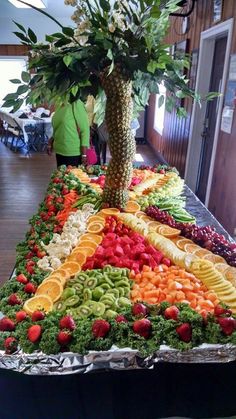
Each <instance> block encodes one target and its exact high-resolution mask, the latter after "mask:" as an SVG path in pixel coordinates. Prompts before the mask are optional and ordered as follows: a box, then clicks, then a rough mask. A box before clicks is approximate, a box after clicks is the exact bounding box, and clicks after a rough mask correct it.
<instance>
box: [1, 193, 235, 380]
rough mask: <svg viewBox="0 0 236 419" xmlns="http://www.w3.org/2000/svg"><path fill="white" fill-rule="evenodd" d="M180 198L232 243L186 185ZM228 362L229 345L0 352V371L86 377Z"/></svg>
mask: <svg viewBox="0 0 236 419" xmlns="http://www.w3.org/2000/svg"><path fill="white" fill-rule="evenodd" d="M183 195H184V196H185V197H186V209H187V210H188V211H189V212H190V213H191V214H192V215H194V216H195V217H196V220H197V221H196V222H197V224H198V225H200V226H203V225H211V226H214V227H215V228H216V231H217V232H218V233H220V234H223V235H224V236H225V237H226V238H227V239H228V240H229V241H233V239H232V237H231V236H230V235H229V234H228V233H227V231H226V230H225V229H224V228H223V227H222V226H221V225H220V223H219V222H218V221H217V220H216V218H215V217H214V216H213V215H212V214H211V213H210V212H209V211H208V209H207V208H206V207H205V206H204V204H203V203H202V202H201V201H200V200H199V199H198V198H197V197H196V195H194V193H193V192H192V191H191V190H190V189H189V188H188V186H186V185H185V187H184V193H183ZM13 274H14V270H13V273H12V275H13ZM1 316H2V314H1V313H0V317H1ZM231 361H236V346H233V345H229V344H228V345H208V344H203V345H201V346H199V347H197V348H194V349H191V350H189V351H184V352H181V351H178V350H176V349H172V348H170V347H167V346H165V345H162V346H161V347H160V349H159V350H158V351H156V352H155V353H154V354H153V355H151V356H149V357H147V358H143V357H141V356H140V355H139V353H138V351H136V350H132V349H130V348H124V349H119V348H117V347H115V346H114V347H112V348H111V349H110V350H109V351H106V352H105V351H103V352H102V351H100V352H89V353H88V354H87V355H85V356H82V355H79V354H75V353H71V352H64V353H61V354H57V355H45V354H43V353H42V352H35V353H33V354H25V353H23V352H22V351H20V350H19V351H18V352H16V353H15V354H13V355H6V354H5V353H4V351H0V368H3V369H11V370H13V371H17V372H21V373H24V374H28V375H66V374H85V373H90V372H93V371H96V370H111V369H112V370H133V369H140V368H142V369H152V368H154V366H155V364H157V363H159V362H170V363H171V362H174V363H201V364H203V363H209V362H210V363H211V362H212V363H214V362H217V363H227V362H231Z"/></svg>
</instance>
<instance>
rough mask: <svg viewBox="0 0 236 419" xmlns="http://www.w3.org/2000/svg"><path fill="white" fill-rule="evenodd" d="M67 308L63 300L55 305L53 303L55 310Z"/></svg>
mask: <svg viewBox="0 0 236 419" xmlns="http://www.w3.org/2000/svg"><path fill="white" fill-rule="evenodd" d="M65 309H66V305H65V303H64V302H63V301H57V302H56V303H55V304H54V305H53V310H56V311H64V310H65Z"/></svg>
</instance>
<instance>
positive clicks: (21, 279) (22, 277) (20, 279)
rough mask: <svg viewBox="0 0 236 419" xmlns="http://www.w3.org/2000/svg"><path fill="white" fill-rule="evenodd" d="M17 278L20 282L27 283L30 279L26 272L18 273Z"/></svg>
mask: <svg viewBox="0 0 236 419" xmlns="http://www.w3.org/2000/svg"><path fill="white" fill-rule="evenodd" d="M16 280H17V281H18V282H20V283H21V284H27V282H28V279H27V278H26V276H25V275H24V274H19V275H17V277H16Z"/></svg>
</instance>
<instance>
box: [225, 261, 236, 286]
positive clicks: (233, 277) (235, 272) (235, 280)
mask: <svg viewBox="0 0 236 419" xmlns="http://www.w3.org/2000/svg"><path fill="white" fill-rule="evenodd" d="M226 266H227V265H226ZM224 275H225V278H226V279H228V281H230V282H232V284H234V286H235V285H236V268H234V267H233V266H228V269H227V270H226V271H225V272H224Z"/></svg>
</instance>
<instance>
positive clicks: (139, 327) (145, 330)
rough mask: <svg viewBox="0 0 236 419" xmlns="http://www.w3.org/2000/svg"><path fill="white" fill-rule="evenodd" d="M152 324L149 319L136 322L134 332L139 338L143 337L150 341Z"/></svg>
mask: <svg viewBox="0 0 236 419" xmlns="http://www.w3.org/2000/svg"><path fill="white" fill-rule="evenodd" d="M151 329H152V323H151V322H150V320H148V319H140V320H136V321H135V322H134V323H133V331H134V333H137V334H138V335H139V336H142V337H143V338H145V339H148V338H149V336H150V333H151Z"/></svg>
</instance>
